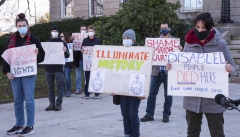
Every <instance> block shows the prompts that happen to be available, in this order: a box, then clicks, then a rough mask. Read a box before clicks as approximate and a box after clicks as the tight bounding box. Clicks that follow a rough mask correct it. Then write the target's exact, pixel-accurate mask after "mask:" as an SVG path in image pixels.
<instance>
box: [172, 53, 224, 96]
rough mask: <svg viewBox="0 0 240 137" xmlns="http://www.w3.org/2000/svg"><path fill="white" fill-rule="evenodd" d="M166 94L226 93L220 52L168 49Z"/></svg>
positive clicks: (201, 94) (207, 94) (198, 94)
mask: <svg viewBox="0 0 240 137" xmlns="http://www.w3.org/2000/svg"><path fill="white" fill-rule="evenodd" d="M168 62H169V63H171V64H172V68H171V70H170V71H168V95H174V96H193V97H205V98H215V96H216V95H217V94H224V95H225V96H228V72H227V71H226V69H225V64H226V63H225V58H224V55H223V53H222V52H214V53H188V52H170V53H168Z"/></svg>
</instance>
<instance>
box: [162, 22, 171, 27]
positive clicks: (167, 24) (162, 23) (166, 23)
mask: <svg viewBox="0 0 240 137" xmlns="http://www.w3.org/2000/svg"><path fill="white" fill-rule="evenodd" d="M162 24H167V25H168V27H169V28H170V24H169V23H168V22H162V23H161V24H160V27H161V25H162Z"/></svg>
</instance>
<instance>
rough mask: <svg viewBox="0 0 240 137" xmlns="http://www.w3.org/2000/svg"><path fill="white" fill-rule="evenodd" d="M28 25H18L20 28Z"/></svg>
mask: <svg viewBox="0 0 240 137" xmlns="http://www.w3.org/2000/svg"><path fill="white" fill-rule="evenodd" d="M26 26H27V25H18V26H17V27H18V28H21V27H26Z"/></svg>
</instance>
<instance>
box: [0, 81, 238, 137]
mask: <svg viewBox="0 0 240 137" xmlns="http://www.w3.org/2000/svg"><path fill="white" fill-rule="evenodd" d="M229 87H230V98H232V99H240V88H239V87H240V85H238V84H230V85H229ZM83 96H84V95H83V94H80V95H73V96H72V97H68V98H67V97H65V98H64V101H63V110H62V111H59V112H55V111H51V112H46V111H45V107H47V106H48V105H49V102H48V99H47V98H43V99H36V115H35V116H36V117H35V126H34V129H35V133H34V134H32V135H30V136H31V137H121V136H123V126H122V116H121V113H120V108H119V106H116V105H113V103H112V97H111V96H110V95H108V94H101V95H100V97H101V99H99V100H96V99H92V98H90V99H88V100H86V99H84V98H83ZM146 103H147V100H146V99H145V100H144V101H142V102H141V105H140V108H139V116H140V118H141V117H143V116H144V115H145V109H146ZM162 108H163V88H162V87H161V88H160V93H159V95H158V96H157V106H156V114H155V121H152V122H146V123H141V129H140V132H141V137H186V128H187V125H186V121H185V110H184V109H182V97H174V102H173V106H172V115H171V117H170V122H169V123H162V121H161V120H162V110H163V109H162ZM13 110H14V107H13V103H9V104H3V105H0V137H16V136H17V135H6V134H5V133H6V130H8V129H9V128H11V127H12V126H13V125H14V124H15V118H14V111H13ZM224 117H225V135H226V137H240V112H238V111H236V110H228V111H226V113H225V115H224ZM201 137H210V134H209V131H208V126H207V122H206V118H205V117H204V118H203V124H202V132H201Z"/></svg>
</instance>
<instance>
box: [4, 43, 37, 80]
mask: <svg viewBox="0 0 240 137" xmlns="http://www.w3.org/2000/svg"><path fill="white" fill-rule="evenodd" d="M35 49H36V45H35V44H32V45H27V46H21V47H15V48H10V49H7V50H6V51H4V53H3V54H2V57H3V59H4V60H5V61H6V62H7V63H8V64H9V65H10V73H11V74H12V75H14V76H15V77H24V76H31V75H36V74H37V54H36V53H35V52H34V51H35Z"/></svg>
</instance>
